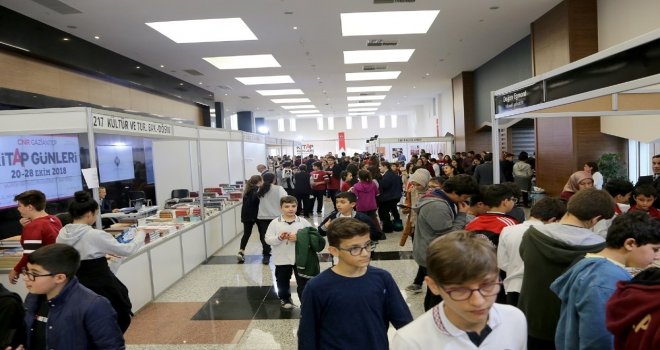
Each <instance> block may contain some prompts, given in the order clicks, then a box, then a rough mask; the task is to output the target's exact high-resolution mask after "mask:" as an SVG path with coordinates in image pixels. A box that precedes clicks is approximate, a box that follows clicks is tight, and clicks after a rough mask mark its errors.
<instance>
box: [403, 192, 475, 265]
mask: <svg viewBox="0 0 660 350" xmlns="http://www.w3.org/2000/svg"><path fill="white" fill-rule="evenodd" d="M413 211H414V212H415V213H416V214H417V222H416V223H415V239H414V240H413V258H414V259H415V262H416V263H417V264H418V265H419V266H422V267H426V249H427V248H428V247H429V245H430V244H431V241H433V240H434V239H436V238H438V237H440V236H442V235H444V234H445V233H448V232H451V231H455V230H462V229H463V228H464V227H465V222H466V219H465V213H461V212H458V210H457V208H456V204H454V202H452V201H451V200H450V199H449V197H447V194H445V193H444V192H443V191H442V190H434V191H431V192H429V193H428V194H426V195H424V196H423V197H422V198H420V199H419V201H418V202H417V205H415V206H414V207H413Z"/></svg>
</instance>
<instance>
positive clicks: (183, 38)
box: [145, 18, 257, 44]
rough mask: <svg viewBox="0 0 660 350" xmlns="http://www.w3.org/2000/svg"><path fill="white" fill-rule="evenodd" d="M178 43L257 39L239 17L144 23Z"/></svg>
mask: <svg viewBox="0 0 660 350" xmlns="http://www.w3.org/2000/svg"><path fill="white" fill-rule="evenodd" d="M145 24H146V25H148V26H149V27H151V28H153V29H155V30H156V31H158V32H159V33H161V34H163V35H165V36H166V37H168V38H169V39H171V40H172V41H174V42H175V43H178V44H182V43H207V42H216V41H241V40H257V37H256V36H255V35H254V33H252V31H251V30H250V28H249V27H248V26H247V24H245V22H243V20H242V19H241V18H215V19H196V20H188V21H170V22H151V23H145Z"/></svg>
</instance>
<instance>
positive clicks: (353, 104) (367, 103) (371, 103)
mask: <svg viewBox="0 0 660 350" xmlns="http://www.w3.org/2000/svg"><path fill="white" fill-rule="evenodd" d="M380 105H381V103H380V102H362V103H359V102H356V103H349V104H348V107H378V106H380Z"/></svg>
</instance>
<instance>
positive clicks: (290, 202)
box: [266, 196, 312, 309]
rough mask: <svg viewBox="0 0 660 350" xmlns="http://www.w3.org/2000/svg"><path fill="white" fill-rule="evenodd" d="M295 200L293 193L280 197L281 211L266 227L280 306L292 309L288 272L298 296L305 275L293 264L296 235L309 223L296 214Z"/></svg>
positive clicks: (309, 225) (305, 281)
mask: <svg viewBox="0 0 660 350" xmlns="http://www.w3.org/2000/svg"><path fill="white" fill-rule="evenodd" d="M297 207H298V201H297V200H296V197H294V196H284V197H282V198H281V199H280V210H281V212H282V215H281V216H280V217H278V218H275V219H273V220H272V221H271V222H270V225H268V230H267V231H266V243H268V244H270V246H271V247H272V249H273V250H272V254H273V262H274V264H275V280H276V283H277V296H278V297H279V298H280V304H281V306H282V308H283V309H292V308H294V307H295V304H294V303H293V301H292V300H291V286H290V285H289V280H291V273H293V275H294V276H295V277H296V284H297V285H298V288H297V291H298V297H300V296H301V295H302V292H303V289H304V288H305V284H306V283H307V281H308V279H307V278H305V277H303V276H300V275H299V274H298V270H297V269H296V268H295V264H296V243H295V242H296V238H297V237H296V235H297V232H298V230H300V229H303V228H305V227H311V226H312V224H310V223H309V221H307V220H305V219H301V218H300V217H298V216H296V210H297Z"/></svg>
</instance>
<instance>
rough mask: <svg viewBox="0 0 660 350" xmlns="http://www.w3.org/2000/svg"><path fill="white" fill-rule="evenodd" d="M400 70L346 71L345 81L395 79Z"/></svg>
mask: <svg viewBox="0 0 660 350" xmlns="http://www.w3.org/2000/svg"><path fill="white" fill-rule="evenodd" d="M399 74H401V71H390V72H359V73H346V81H359V80H389V79H396V78H398V77H399Z"/></svg>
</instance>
